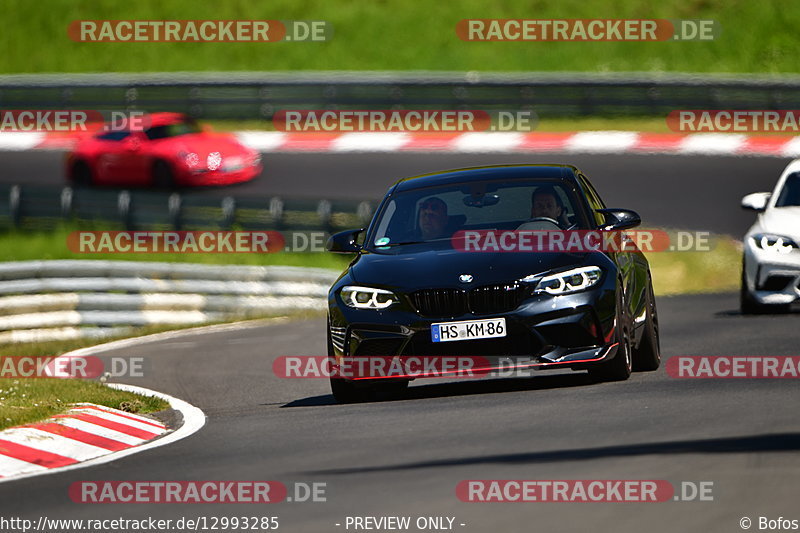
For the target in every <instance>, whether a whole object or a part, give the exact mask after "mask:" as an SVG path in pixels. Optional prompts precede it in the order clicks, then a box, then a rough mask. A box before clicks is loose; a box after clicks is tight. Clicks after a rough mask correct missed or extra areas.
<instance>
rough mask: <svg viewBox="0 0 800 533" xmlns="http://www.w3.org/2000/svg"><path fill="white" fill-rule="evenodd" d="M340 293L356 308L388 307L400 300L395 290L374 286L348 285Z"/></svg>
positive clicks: (344, 300)
mask: <svg viewBox="0 0 800 533" xmlns="http://www.w3.org/2000/svg"><path fill="white" fill-rule="evenodd" d="M339 294H340V295H341V297H342V301H343V302H344V303H345V304H347V305H348V306H350V307H354V308H356V309H386V308H387V307H389V306H390V305H392V304H395V303H397V302H398V301H399V300H398V299H397V296H395V295H394V293H393V292H391V291H387V290H384V289H376V288H373V287H357V286H354V285H348V286H346V287H342V290H341V291H340V292H339Z"/></svg>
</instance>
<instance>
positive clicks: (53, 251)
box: [0, 225, 352, 270]
mask: <svg viewBox="0 0 800 533" xmlns="http://www.w3.org/2000/svg"><path fill="white" fill-rule="evenodd" d="M77 229H78V226H75V225H68V226H64V227H61V228H58V229H56V230H54V231H52V232H49V231H47V232H45V231H41V232H40V231H30V232H29V231H7V232H3V233H0V262H3V261H29V260H46V259H105V260H112V261H158V262H167V263H202V264H213V265H229V264H233V265H288V266H305V267H317V268H330V269H334V270H342V269H343V268H344V267H346V266H347V264H348V263H349V262H350V260H351V259H352V257H351V256H346V255H342V254H331V253H312V252H288V253H287V252H277V253H269V254H259V253H241V254H234V253H222V254H206V253H196V254H191V253H188V254H176V253H170V254H155V253H154V254H124V253H118V254H109V253H103V254H78V253H73V252H71V251H70V250H69V248H68V247H67V237H68V235H69V234H70V232H71V231H75V230H77ZM86 229H92V228H86ZM94 229H97V228H94ZM105 229H112V228H108V227H106V228H105Z"/></svg>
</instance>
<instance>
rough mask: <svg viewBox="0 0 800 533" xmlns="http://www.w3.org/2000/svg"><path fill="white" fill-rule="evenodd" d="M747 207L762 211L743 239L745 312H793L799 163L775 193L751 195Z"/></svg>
mask: <svg viewBox="0 0 800 533" xmlns="http://www.w3.org/2000/svg"><path fill="white" fill-rule="evenodd" d="M742 208H744V209H752V210H753V211H756V212H758V218H757V219H756V222H755V224H753V226H752V227H751V228H750V230H749V231H748V232H747V235H745V238H744V259H743V265H742V291H741V309H742V313H763V312H784V311H788V310H789V306H790V305H791V304H792V303H794V302H797V301H800V247H798V243H800V159H796V160H794V161H792V162H791V163H789V166H787V167H786V169H785V170H784V171H783V174H781V177H780V179H779V180H778V184H777V185H776V186H775V190H774V191H773V192H771V193H768V192H757V193H753V194H748V195H747V196H745V197H744V198H742Z"/></svg>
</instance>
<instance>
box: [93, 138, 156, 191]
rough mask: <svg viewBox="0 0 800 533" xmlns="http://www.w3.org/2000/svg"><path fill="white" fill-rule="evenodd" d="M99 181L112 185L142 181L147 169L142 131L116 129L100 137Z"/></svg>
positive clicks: (144, 140)
mask: <svg viewBox="0 0 800 533" xmlns="http://www.w3.org/2000/svg"><path fill="white" fill-rule="evenodd" d="M98 141H100V142H101V150H100V154H99V155H98V158H97V169H98V178H99V179H98V181H100V182H102V183H106V184H110V185H131V184H136V183H141V182H142V180H143V176H144V173H145V170H146V157H145V155H144V154H145V152H146V150H145V148H144V143H145V142H146V139H145V138H144V136H143V135H142V134H141V133H140V132H130V131H127V130H125V131H115V132H109V133H106V134H103V135H101V136H100V137H98Z"/></svg>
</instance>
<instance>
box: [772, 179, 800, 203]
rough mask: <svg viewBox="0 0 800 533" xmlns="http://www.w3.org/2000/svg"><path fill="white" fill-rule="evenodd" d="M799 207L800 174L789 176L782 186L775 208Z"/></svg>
mask: <svg viewBox="0 0 800 533" xmlns="http://www.w3.org/2000/svg"><path fill="white" fill-rule="evenodd" d="M793 205H800V173H794V174H789V175H788V176H787V177H786V182H785V183H784V184H783V188H782V189H781V193H780V195H779V196H778V200H777V201H776V202H775V207H789V206H793Z"/></svg>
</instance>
